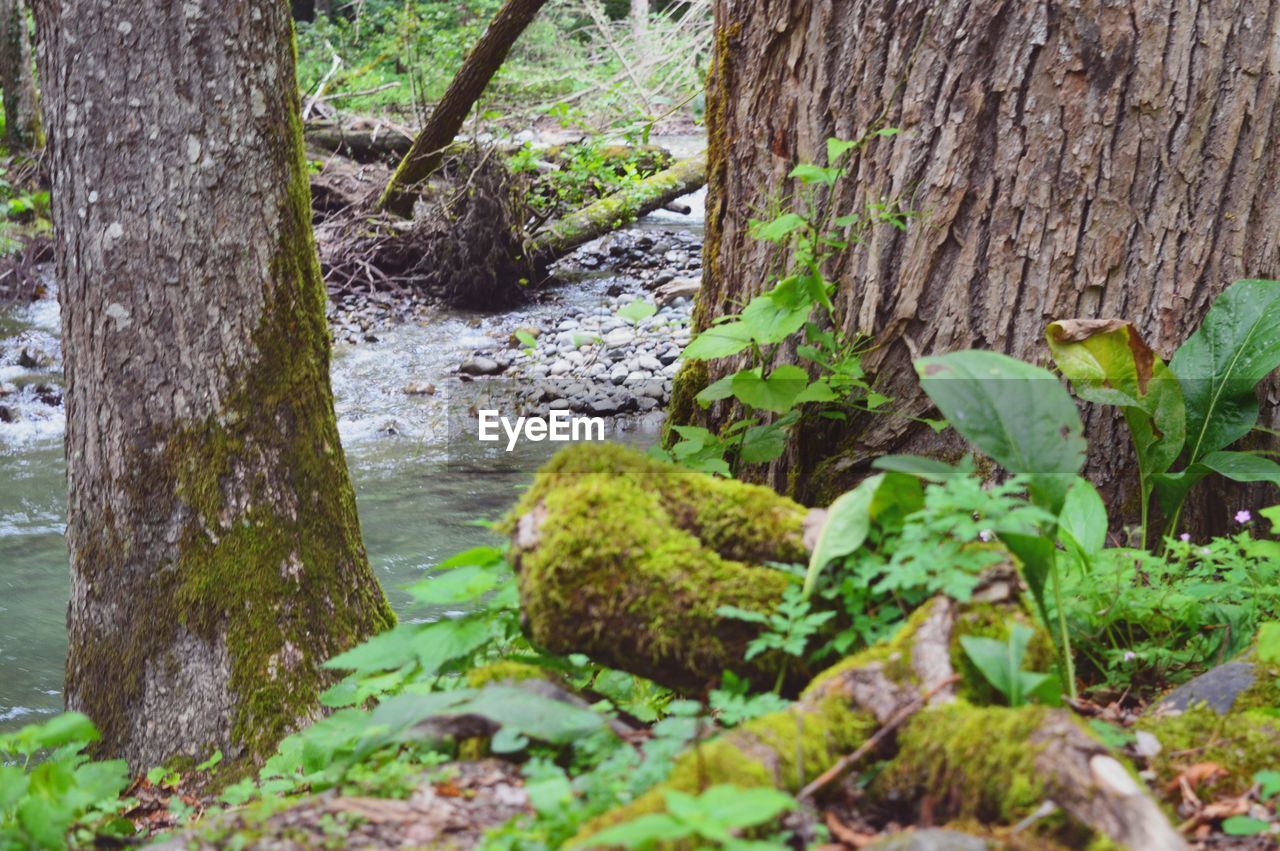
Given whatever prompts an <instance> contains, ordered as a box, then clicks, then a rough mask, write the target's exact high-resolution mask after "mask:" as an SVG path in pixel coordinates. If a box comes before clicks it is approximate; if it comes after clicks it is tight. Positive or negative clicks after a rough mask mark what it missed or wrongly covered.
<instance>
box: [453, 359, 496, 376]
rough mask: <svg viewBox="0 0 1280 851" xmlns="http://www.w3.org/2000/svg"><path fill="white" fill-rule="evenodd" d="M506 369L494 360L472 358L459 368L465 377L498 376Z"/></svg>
mask: <svg viewBox="0 0 1280 851" xmlns="http://www.w3.org/2000/svg"><path fill="white" fill-rule="evenodd" d="M503 369H504V367H503V366H502V364H500V363H498V362H497V361H496V360H494V359H493V358H484V357H480V358H471V359H470V360H468V361H464V362H463V364H462V366H460V367H458V372H461V373H462V374H463V375H497V374H498V373H500V372H502V370H503Z"/></svg>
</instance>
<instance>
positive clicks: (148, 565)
mask: <svg viewBox="0 0 1280 851" xmlns="http://www.w3.org/2000/svg"><path fill="white" fill-rule="evenodd" d="M37 12H38V22H39V25H40V28H41V33H42V38H41V40H40V44H41V48H40V62H41V68H42V71H43V72H44V73H43V74H42V79H44V80H45V81H47V90H46V95H47V100H48V103H49V107H50V109H49V115H50V117H51V121H52V131H53V132H51V134H50V155H51V165H52V170H53V174H54V184H55V187H56V189H57V191H56V192H55V193H54V204H53V217H54V225H55V229H56V231H57V233H58V239H57V241H56V246H57V266H58V278H59V281H60V284H61V287H60V292H59V296H60V300H61V304H62V311H63V338H64V351H65V353H66V376H67V395H66V398H67V441H66V445H67V454H68V479H69V488H68V490H69V511H68V515H69V516H68V528H67V539H68V543H69V547H70V552H71V566H72V593H71V603H70V607H69V612H68V632H69V639H70V642H69V643H70V646H69V652H68V657H67V681H66V695H67V705H68V708H70V709H76V710H80V711H82V712H85V713H87V714H88V715H89V716H90V717H91V718H92V719H93V720H94V721H95V722H96V723H97V724H98V726H99V727H100V728H101V730H102V733H103V738H102V741H101V743H100V747H99V750H100V751H101V752H102V753H104V754H109V755H113V756H123V757H125V758H127V759H128V760H129V762H130V765H131V766H132V767H133V768H134V769H143V768H146V767H148V766H151V765H155V764H158V763H161V762H164V761H166V760H168V759H170V758H172V757H175V756H189V757H194V758H201V757H204V756H207V755H208V754H209V753H211V752H212V751H213V750H215V749H221V750H222V751H223V753H224V754H225V755H226V757H227V758H228V760H229V761H238V762H240V763H241V765H242V766H243V765H248V764H251V763H253V762H254V761H256V760H259V759H261V758H262V757H264V756H265V755H267V754H268V753H270V751H271V749H272V748H273V747H274V745H275V744H276V742H277V741H278V740H279V739H280V738H281V737H282V736H284V735H285V734H286V733H288V732H289V731H291V730H293V729H296V728H297V727H298V726H300V725H302V724H304V723H306V722H307V721H308V720H310V719H313V718H314V717H316V715H317V714H318V712H319V711H320V710H319V706H318V702H317V697H318V695H319V693H320V692H321V691H322V690H323V689H324V688H325V687H326V685H327V684H328V683H329V682H330V681H331V679H332V677H333V675H332V674H331V673H330V672H328V671H326V670H324V669H323V668H322V667H321V666H322V664H323V662H324V661H325V660H326V659H327V658H329V657H330V656H331V655H333V654H335V653H337V652H340V651H342V650H344V649H346V648H348V647H350V646H351V645H352V644H354V643H355V642H357V641H359V640H360V639H362V638H364V637H366V636H368V635H370V634H372V633H374V632H377V631H379V630H381V629H383V628H385V627H386V626H388V625H389V624H391V623H392V621H393V615H392V613H391V611H390V609H389V607H388V605H387V603H386V600H385V599H384V597H383V595H382V592H381V589H380V588H379V586H378V583H377V581H376V579H375V578H374V576H373V573H372V571H371V570H370V568H369V564H368V560H367V558H366V555H365V552H364V548H363V545H362V544H361V540H360V528H359V521H358V518H357V515H356V508H355V499H354V493H353V490H352V486H351V482H350V479H349V476H348V472H347V467H346V461H345V457H344V455H343V451H342V446H341V444H340V442H339V438H338V431H337V425H336V420H335V417H334V411H333V399H332V394H331V390H330V386H329V356H330V351H329V336H328V328H327V325H326V321H325V314H324V310H325V298H326V296H325V291H324V284H323V281H322V280H321V277H320V272H319V264H318V261H317V258H316V249H315V244H314V241H313V237H312V233H311V223H310V222H311V219H310V216H311V211H310V197H309V196H310V193H309V188H308V185H307V166H306V163H305V160H304V157H303V144H302V128H301V123H300V120H299V114H298V112H299V104H298V95H297V86H296V80H295V78H294V51H293V45H292V41H291V27H290V21H289V18H288V9H287V6H285V5H284V4H249V5H246V6H243V7H237V9H236V10H234V11H227V10H221V11H217V12H216V13H215V11H214V10H212V9H210V10H202V9H201V7H200V6H199V5H198V4H188V5H187V6H185V7H184V11H183V12H182V14H184V15H186V16H187V17H186V24H185V25H184V26H183V27H181V28H179V29H180V31H181V34H180V36H174V32H175V30H174V27H173V22H172V20H171V18H170V12H171V10H169V9H168V8H167V7H161V6H145V5H143V6H130V7H128V8H127V9H126V8H125V7H118V8H114V9H109V8H108V7H104V6H102V5H101V4H97V3H92V2H89V0H69V2H64V3H61V4H40V5H39V7H38V9H37ZM117 18H118V19H117ZM126 24H127V26H126ZM143 45H145V46H146V48H145V49H143V47H142V46H143ZM157 46H159V47H157ZM121 51H125V52H126V53H127V54H128V56H129V61H124V60H123V59H122V58H121V56H122V54H121V53H120V52H121ZM68 69H70V70H68ZM191 81H200V82H199V85H200V93H201V94H200V97H199V98H195V97H193V96H192V93H191V92H190V91H189V90H188V86H190V85H194V84H193V83H192V82H191ZM141 91H146V92H148V93H149V94H148V95H147V96H146V97H142V96H141V95H139V94H138V93H139V92H141ZM206 102H208V103H213V102H216V103H221V104H226V105H227V107H226V109H225V110H223V111H221V112H219V113H217V114H216V115H215V114H214V113H211V112H210V111H208V110H207V109H206V107H205V105H206ZM157 138H160V139H163V140H167V143H160V144H157V142H156V141H155V140H156V139H157Z"/></svg>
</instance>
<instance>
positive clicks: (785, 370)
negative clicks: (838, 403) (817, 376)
mask: <svg viewBox="0 0 1280 851" xmlns="http://www.w3.org/2000/svg"><path fill="white" fill-rule="evenodd" d="M808 386H809V374H808V373H807V372H805V371H804V370H803V369H802V368H801V367H798V366H794V365H792V364H784V365H782V366H779V367H776V368H775V369H774V370H773V372H771V373H769V375H768V376H763V375H762V374H761V368H760V367H756V368H755V369H744V370H742V371H741V372H739V373H737V374H736V375H734V376H733V381H732V387H733V395H734V396H736V397H737V398H738V400H739V401H740V402H742V403H743V404H745V405H750V406H751V407H753V408H759V409H761V410H764V411H773V412H774V413H778V414H783V413H786V412H787V411H789V410H791V408H792V407H793V406H794V405H795V401H796V397H797V396H799V395H800V393H801V391H803V390H804V389H805V388H806V387H808Z"/></svg>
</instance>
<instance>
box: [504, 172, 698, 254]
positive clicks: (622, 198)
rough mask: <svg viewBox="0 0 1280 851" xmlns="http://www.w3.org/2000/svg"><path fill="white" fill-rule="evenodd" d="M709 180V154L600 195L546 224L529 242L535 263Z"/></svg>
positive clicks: (624, 222) (650, 209) (567, 249)
mask: <svg viewBox="0 0 1280 851" xmlns="http://www.w3.org/2000/svg"><path fill="white" fill-rule="evenodd" d="M706 180H707V155H706V153H705V152H704V153H701V154H698V155H696V156H693V157H690V158H689V159H687V160H681V161H680V162H677V163H676V164H675V165H673V166H671V167H670V168H668V169H666V170H664V171H660V172H658V173H657V174H654V175H651V176H649V177H647V178H645V179H644V180H642V181H640V182H639V183H637V184H636V185H635V186H631V187H628V188H626V189H624V190H622V191H621V192H615V193H614V194H612V195H609V196H607V197H605V198H601V199H600V200H599V201H596V202H595V203H594V204H591V205H589V206H586V207H583V208H582V209H581V210H578V211H577V212H576V213H570V214H569V215H567V216H565V217H564V218H562V219H558V220H557V221H555V222H553V223H551V224H550V225H548V226H547V227H546V228H544V229H543V230H542V231H541V232H540V233H539V234H538V235H537V236H536V237H534V239H533V242H532V243H531V244H530V246H529V256H530V257H531V258H532V260H533V262H534V264H535V265H536V266H538V267H540V268H544V267H546V266H547V265H549V264H550V263H551V262H552V261H554V260H557V259H559V258H561V257H563V256H565V255H566V254H568V253H569V252H570V251H572V250H573V249H575V248H577V247H578V246H579V245H582V244H584V243H587V242H590V241H591V240H593V239H595V238H596V237H598V236H603V235H604V234H606V233H609V232H610V231H614V230H617V229H618V228H620V227H622V226H623V225H626V224H630V223H631V222H633V221H635V220H636V219H638V218H640V217H641V216H643V215H644V214H645V213H650V212H653V211H654V210H657V209H659V208H660V207H663V206H664V205H666V204H669V203H671V202H672V201H674V200H675V199H677V198H679V197H680V196H682V195H688V194H689V193H690V192H694V191H696V190H697V189H699V188H700V187H701V186H702V185H703V184H704V183H706Z"/></svg>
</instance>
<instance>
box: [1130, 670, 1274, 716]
mask: <svg viewBox="0 0 1280 851" xmlns="http://www.w3.org/2000/svg"><path fill="white" fill-rule="evenodd" d="M1256 678H1257V673H1256V671H1255V670H1254V665H1253V663H1252V662H1227V663H1226V664H1225V665H1219V666H1218V667H1216V668H1213V669H1212V670H1209V671H1206V672H1204V673H1203V674H1201V675H1200V676H1198V677H1196V678H1195V679H1194V680H1192V681H1191V682H1188V683H1183V684H1182V685H1180V686H1178V687H1177V688H1176V689H1174V690H1173V691H1171V692H1169V693H1168V694H1167V695H1165V696H1164V697H1163V698H1162V699H1161V700H1160V702H1158V703H1157V704H1155V706H1154V707H1153V708H1152V710H1151V711H1152V712H1153V713H1155V714H1160V713H1163V712H1185V711H1186V710H1187V708H1188V707H1189V706H1192V705H1193V704H1197V703H1207V704H1208V705H1209V708H1210V709H1212V710H1213V711H1214V712H1217V713H1218V714H1219V715H1226V714H1227V713H1228V712H1230V711H1231V707H1232V706H1234V705H1235V702H1236V698H1237V697H1239V696H1240V694H1241V693H1242V692H1244V691H1247V690H1248V688H1249V687H1250V686H1252V685H1253V682H1254V680H1255V679H1256Z"/></svg>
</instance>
